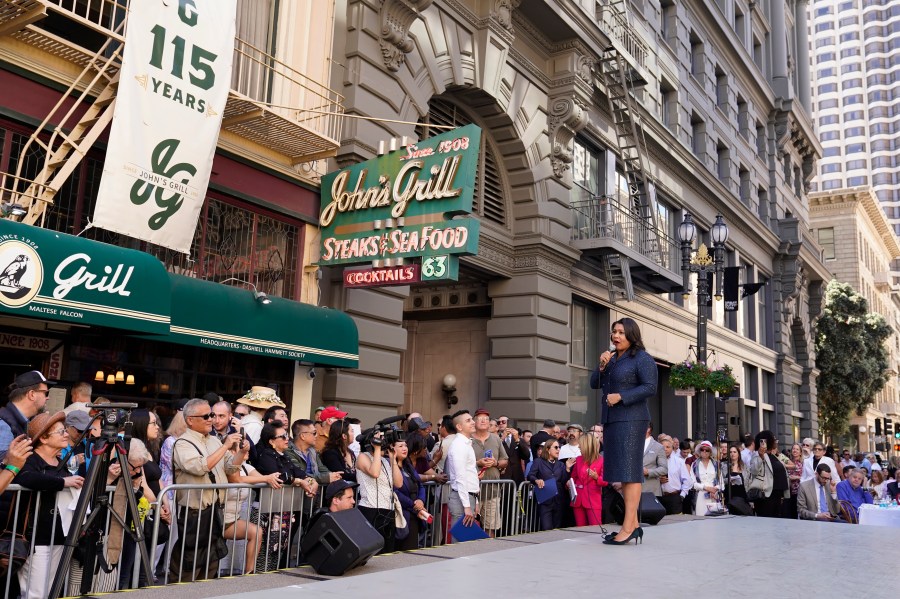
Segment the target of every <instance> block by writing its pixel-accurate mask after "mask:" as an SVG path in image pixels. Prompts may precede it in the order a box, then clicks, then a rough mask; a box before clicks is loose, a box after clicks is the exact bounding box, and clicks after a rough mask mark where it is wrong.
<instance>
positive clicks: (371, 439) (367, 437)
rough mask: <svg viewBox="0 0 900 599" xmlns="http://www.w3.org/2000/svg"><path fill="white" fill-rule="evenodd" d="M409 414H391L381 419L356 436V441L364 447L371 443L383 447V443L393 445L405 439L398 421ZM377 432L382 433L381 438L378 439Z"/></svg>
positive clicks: (404, 418)
mask: <svg viewBox="0 0 900 599" xmlns="http://www.w3.org/2000/svg"><path fill="white" fill-rule="evenodd" d="M407 416H409V414H401V415H399V416H391V417H390V418H385V419H384V420H379V421H378V422H376V423H375V426H373V427H372V428H367V429H366V430H364V431H363V432H361V433H360V434H359V435H357V436H356V441H357V442H358V443H359V444H360V445H361V446H362V447H363V448H365V447H367V446H369V445H372V446H377V447H381V446H383V445H393V444H394V443H396V442H397V441H398V440H401V439H403V429H401V428H400V427H399V426H397V423H398V422H403V421H404V420H406V417H407ZM376 433H382V434H383V436H382V438H381V439H376V438H375V435H376Z"/></svg>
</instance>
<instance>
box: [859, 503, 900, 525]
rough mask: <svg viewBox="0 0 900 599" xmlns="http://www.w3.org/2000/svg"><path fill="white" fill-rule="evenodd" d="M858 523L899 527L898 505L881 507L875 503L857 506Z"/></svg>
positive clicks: (899, 511) (899, 510)
mask: <svg viewBox="0 0 900 599" xmlns="http://www.w3.org/2000/svg"><path fill="white" fill-rule="evenodd" d="M859 523H860V524H867V525H869V526H889V527H891V528H900V507H891V508H883V507H878V506H877V505H869V504H863V505H861V506H859Z"/></svg>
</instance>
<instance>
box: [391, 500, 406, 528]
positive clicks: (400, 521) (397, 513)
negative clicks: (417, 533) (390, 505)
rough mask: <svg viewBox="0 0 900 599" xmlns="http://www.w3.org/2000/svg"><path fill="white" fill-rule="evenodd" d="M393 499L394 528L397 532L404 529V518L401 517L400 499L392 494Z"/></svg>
mask: <svg viewBox="0 0 900 599" xmlns="http://www.w3.org/2000/svg"><path fill="white" fill-rule="evenodd" d="M393 497H394V526H395V527H396V528H397V530H400V529H401V528H406V526H407V522H406V516H404V515H403V506H402V505H401V504H400V499H399V498H398V497H397V494H396V493H394V494H393Z"/></svg>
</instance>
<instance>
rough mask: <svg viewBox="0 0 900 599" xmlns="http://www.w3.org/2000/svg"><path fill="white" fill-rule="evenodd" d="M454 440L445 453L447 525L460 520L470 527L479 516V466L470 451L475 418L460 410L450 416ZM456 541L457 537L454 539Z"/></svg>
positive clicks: (466, 411)
mask: <svg viewBox="0 0 900 599" xmlns="http://www.w3.org/2000/svg"><path fill="white" fill-rule="evenodd" d="M453 425H454V426H455V427H456V437H455V438H454V439H453V443H452V444H451V445H450V451H449V452H448V453H447V462H446V464H445V465H446V468H447V475H448V476H449V477H450V500H449V508H450V526H451V528H452V527H453V526H455V525H456V522H458V521H459V519H460V518H462V519H463V525H464V526H472V524H473V523H474V522H475V516H477V515H478V507H479V506H478V494H479V492H480V490H481V484H480V483H479V481H478V467H477V466H476V464H475V451H474V450H473V449H472V435H473V434H474V433H475V419H474V418H472V415H471V414H469V411H468V410H460V411H459V412H457V413H456V414H454V415H453ZM453 541H454V542H456V538H453Z"/></svg>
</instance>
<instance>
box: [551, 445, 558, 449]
mask: <svg viewBox="0 0 900 599" xmlns="http://www.w3.org/2000/svg"><path fill="white" fill-rule="evenodd" d="M550 449H559V445H551V446H550Z"/></svg>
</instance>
